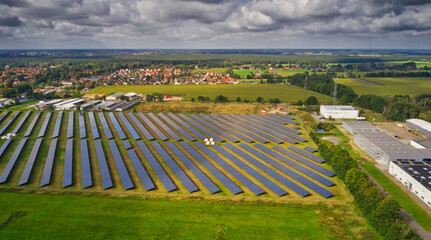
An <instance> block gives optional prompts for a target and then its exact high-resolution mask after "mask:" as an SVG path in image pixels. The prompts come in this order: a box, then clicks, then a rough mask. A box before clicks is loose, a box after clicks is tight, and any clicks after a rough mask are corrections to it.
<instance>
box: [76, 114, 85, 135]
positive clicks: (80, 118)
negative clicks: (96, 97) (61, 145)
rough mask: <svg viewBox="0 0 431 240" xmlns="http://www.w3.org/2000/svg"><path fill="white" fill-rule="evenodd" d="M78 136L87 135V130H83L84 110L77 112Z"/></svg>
mask: <svg viewBox="0 0 431 240" xmlns="http://www.w3.org/2000/svg"><path fill="white" fill-rule="evenodd" d="M78 119H79V138H81V139H83V138H86V137H87V131H86V130H85V118H84V112H79V118H78Z"/></svg>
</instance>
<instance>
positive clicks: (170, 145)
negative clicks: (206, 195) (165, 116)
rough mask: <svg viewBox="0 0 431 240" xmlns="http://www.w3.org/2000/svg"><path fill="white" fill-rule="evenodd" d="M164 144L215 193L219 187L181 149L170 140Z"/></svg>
mask: <svg viewBox="0 0 431 240" xmlns="http://www.w3.org/2000/svg"><path fill="white" fill-rule="evenodd" d="M166 146H168V148H169V149H170V150H171V151H172V152H173V153H174V154H175V155H176V156H177V157H178V159H180V161H181V162H183V163H184V165H185V166H186V167H187V168H188V169H189V170H190V171H191V172H192V173H193V174H194V175H195V176H196V177H197V178H198V179H199V181H200V182H201V183H202V184H203V185H204V186H205V187H206V188H207V189H208V191H210V192H211V193H216V192H219V191H220V188H219V187H217V185H215V184H214V183H213V182H212V181H211V179H209V178H208V177H207V175H205V173H203V172H202V170H200V169H199V168H198V167H197V166H196V165H195V164H194V163H193V162H192V161H191V160H190V159H189V158H188V157H187V156H186V155H185V154H184V153H183V152H181V150H180V149H179V148H178V147H177V146H176V145H175V144H173V143H172V142H167V143H166Z"/></svg>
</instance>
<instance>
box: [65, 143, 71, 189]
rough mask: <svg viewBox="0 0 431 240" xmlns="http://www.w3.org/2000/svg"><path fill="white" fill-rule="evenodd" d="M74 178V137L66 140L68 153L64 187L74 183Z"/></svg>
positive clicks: (66, 154)
mask: <svg viewBox="0 0 431 240" xmlns="http://www.w3.org/2000/svg"><path fill="white" fill-rule="evenodd" d="M72 178H73V139H68V140H67V142H66V153H65V157H64V171H63V188H66V187H69V186H71V185H72Z"/></svg>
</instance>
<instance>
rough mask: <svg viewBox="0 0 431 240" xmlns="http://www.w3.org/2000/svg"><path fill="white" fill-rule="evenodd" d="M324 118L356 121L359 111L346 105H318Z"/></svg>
mask: <svg viewBox="0 0 431 240" xmlns="http://www.w3.org/2000/svg"><path fill="white" fill-rule="evenodd" d="M320 115H322V116H323V117H324V118H341V119H358V117H359V110H357V109H356V108H354V107H352V106H348V105H320Z"/></svg>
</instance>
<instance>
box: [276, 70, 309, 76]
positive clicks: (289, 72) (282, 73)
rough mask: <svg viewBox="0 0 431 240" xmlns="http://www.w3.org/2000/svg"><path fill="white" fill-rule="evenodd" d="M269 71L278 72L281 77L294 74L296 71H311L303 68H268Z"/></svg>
mask: <svg viewBox="0 0 431 240" xmlns="http://www.w3.org/2000/svg"><path fill="white" fill-rule="evenodd" d="M269 72H272V73H275V74H278V75H280V76H282V77H288V76H292V75H295V74H297V73H304V72H311V71H310V70H305V69H298V70H284V69H273V70H269Z"/></svg>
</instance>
